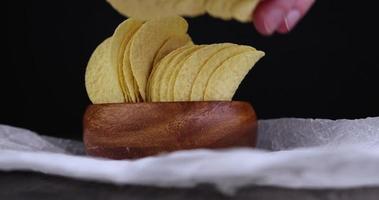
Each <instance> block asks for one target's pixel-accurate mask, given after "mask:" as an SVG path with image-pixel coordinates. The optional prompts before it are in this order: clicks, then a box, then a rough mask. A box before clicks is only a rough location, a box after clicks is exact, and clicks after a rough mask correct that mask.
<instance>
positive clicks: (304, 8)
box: [277, 0, 315, 34]
mask: <svg viewBox="0 0 379 200" xmlns="http://www.w3.org/2000/svg"><path fill="white" fill-rule="evenodd" d="M314 3H315V0H297V1H296V3H295V4H294V7H293V8H292V9H291V10H290V11H289V12H288V13H287V15H286V17H285V19H284V21H283V22H282V23H281V24H280V26H279V28H278V30H277V32H279V33H282V34H284V33H288V32H290V31H291V30H292V29H293V28H294V27H295V26H296V25H297V24H298V23H299V21H300V19H301V18H303V17H304V15H305V14H306V13H307V12H308V11H309V9H310V8H311V7H312V5H313V4H314Z"/></svg>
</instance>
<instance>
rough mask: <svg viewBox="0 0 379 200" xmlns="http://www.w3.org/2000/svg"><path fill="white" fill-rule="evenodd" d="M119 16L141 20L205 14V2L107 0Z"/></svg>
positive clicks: (197, 0) (189, 0) (201, 0)
mask: <svg viewBox="0 0 379 200" xmlns="http://www.w3.org/2000/svg"><path fill="white" fill-rule="evenodd" d="M107 1H108V2H109V3H110V4H111V5H112V7H113V8H114V9H115V10H117V11H118V12H119V13H120V14H122V15H125V16H128V17H134V18H137V19H141V20H151V19H157V18H162V17H170V16H177V15H180V16H198V15H201V14H204V13H205V2H206V0H195V1H194V0H107Z"/></svg>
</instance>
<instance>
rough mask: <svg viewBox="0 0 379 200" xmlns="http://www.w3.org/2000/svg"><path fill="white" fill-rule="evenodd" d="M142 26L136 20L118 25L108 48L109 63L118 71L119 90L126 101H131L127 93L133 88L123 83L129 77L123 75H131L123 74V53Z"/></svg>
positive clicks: (129, 20) (140, 22)
mask: <svg viewBox="0 0 379 200" xmlns="http://www.w3.org/2000/svg"><path fill="white" fill-rule="evenodd" d="M142 24H143V22H142V21H140V20H136V19H127V20H125V21H124V22H122V23H121V24H120V25H118V27H117V28H116V30H115V32H114V33H113V36H112V41H111V48H110V54H111V62H112V65H113V66H114V67H115V68H117V70H118V78H119V81H120V85H121V89H122V91H123V93H124V96H125V99H126V100H127V101H132V99H131V97H130V93H129V91H130V87H133V86H131V85H129V86H127V85H126V84H129V83H128V82H127V81H125V79H129V77H127V78H125V77H124V76H125V75H126V76H132V74H131V73H126V74H125V71H123V69H122V68H123V62H124V61H123V60H124V52H125V48H126V46H127V45H128V44H129V41H130V40H131V38H132V37H133V35H134V33H135V32H136V31H137V30H138V29H139V28H140V27H141V26H142ZM128 57H129V55H128ZM129 65H130V64H129Z"/></svg>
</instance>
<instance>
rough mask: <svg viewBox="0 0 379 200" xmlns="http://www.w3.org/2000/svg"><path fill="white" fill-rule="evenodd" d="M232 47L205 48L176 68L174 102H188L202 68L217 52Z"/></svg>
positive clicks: (225, 44) (210, 46)
mask: <svg viewBox="0 0 379 200" xmlns="http://www.w3.org/2000/svg"><path fill="white" fill-rule="evenodd" d="M230 46H233V44H230V43H223V44H213V45H208V46H205V47H203V48H201V49H199V50H197V51H195V52H194V53H192V54H191V56H190V57H188V59H186V60H185V61H184V63H183V65H182V66H177V67H178V71H179V72H178V74H177V75H176V77H175V82H174V89H173V92H174V101H189V100H190V98H191V88H192V85H193V83H194V81H195V79H196V76H197V75H198V73H199V71H200V70H201V68H202V66H203V65H204V64H205V63H206V62H207V61H208V60H209V59H210V58H211V57H212V56H213V55H214V54H216V53H217V52H219V51H221V50H222V49H225V48H227V47H230Z"/></svg>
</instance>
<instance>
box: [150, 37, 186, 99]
mask: <svg viewBox="0 0 379 200" xmlns="http://www.w3.org/2000/svg"><path fill="white" fill-rule="evenodd" d="M192 46H193V45H192V44H189V45H185V46H183V47H180V48H178V49H176V50H174V51H172V52H170V53H169V54H168V55H167V56H165V57H164V58H163V59H162V60H161V61H159V62H158V64H157V65H156V66H154V71H153V72H152V73H151V74H150V77H149V83H148V86H149V88H148V92H149V93H150V94H149V95H148V96H149V98H150V99H149V100H150V101H152V102H158V101H159V100H160V99H159V90H160V84H161V82H162V81H161V80H162V77H163V75H164V74H165V72H166V70H167V66H168V65H169V63H171V61H172V60H173V59H174V58H175V56H176V55H178V54H179V53H181V52H182V51H184V50H185V49H187V48H190V47H192Z"/></svg>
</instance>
